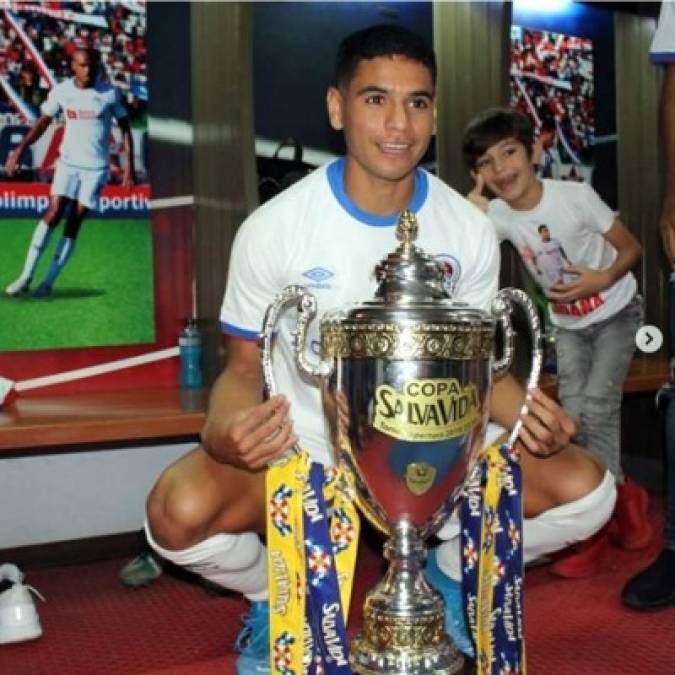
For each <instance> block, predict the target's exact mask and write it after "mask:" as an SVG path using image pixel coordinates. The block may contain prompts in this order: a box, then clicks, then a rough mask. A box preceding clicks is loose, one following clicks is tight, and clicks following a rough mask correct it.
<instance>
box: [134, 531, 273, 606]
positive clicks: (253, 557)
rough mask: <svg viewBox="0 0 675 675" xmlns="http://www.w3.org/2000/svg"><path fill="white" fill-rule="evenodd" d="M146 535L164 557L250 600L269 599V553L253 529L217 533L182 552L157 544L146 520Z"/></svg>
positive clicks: (153, 546)
mask: <svg viewBox="0 0 675 675" xmlns="http://www.w3.org/2000/svg"><path fill="white" fill-rule="evenodd" d="M145 535H146V537H147V539H148V543H149V544H150V546H152V548H153V549H154V550H155V551H157V553H159V555H161V556H162V558H166V560H169V561H170V562H172V563H175V564H176V565H179V566H180V567H184V568H185V569H187V570H189V571H190V572H194V573H195V574H199V575H200V576H202V577H204V578H205V579H208V580H209V581H212V582H213V583H214V584H218V585H219V586H222V587H223V588H229V589H230V590H233V591H239V592H240V593H243V594H244V595H245V596H246V597H247V598H248V599H249V600H252V601H254V602H258V601H260V600H267V552H266V549H265V546H264V545H263V543H262V542H261V541H260V538H259V537H258V535H257V534H255V533H254V532H244V533H243V534H225V533H223V534H216V535H214V536H212V537H209V538H208V539H205V540H204V541H200V542H199V543H197V544H195V545H194V546H190V547H189V548H186V549H183V550H182V551H171V550H169V549H165V548H162V547H161V546H160V545H159V544H157V542H156V541H155V540H154V539H153V537H152V533H151V532H150V527H149V525H148V523H147V522H146V523H145Z"/></svg>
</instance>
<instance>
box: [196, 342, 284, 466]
mask: <svg viewBox="0 0 675 675" xmlns="http://www.w3.org/2000/svg"><path fill="white" fill-rule="evenodd" d="M228 347H229V358H228V365H227V367H226V368H225V370H224V371H223V373H222V374H221V375H220V377H219V378H218V380H217V381H216V383H215V384H214V386H213V390H212V392H211V399H210V401H209V409H208V412H207V415H206V422H205V424H204V428H203V429H202V433H201V438H202V445H203V446H204V449H205V450H206V452H208V454H209V455H210V456H211V457H213V458H214V459H215V460H217V461H219V462H222V463H224V464H232V465H233V466H237V467H239V468H243V469H247V470H250V471H255V470H258V469H262V468H264V467H265V466H266V465H267V463H268V462H269V461H270V460H271V459H273V458H274V457H276V456H277V455H279V454H280V453H282V452H284V451H286V450H288V449H289V448H292V447H293V446H294V445H295V444H296V443H297V438H296V437H295V436H294V435H293V433H292V423H291V420H290V418H289V416H288V411H289V405H290V404H289V403H288V400H287V399H286V398H285V397H284V396H281V395H277V396H274V397H272V398H271V399H270V400H269V401H265V402H264V403H263V402H262V391H263V377H262V367H261V363H260V350H259V348H258V345H257V344H256V343H255V342H249V341H243V340H234V339H230V340H229V343H228Z"/></svg>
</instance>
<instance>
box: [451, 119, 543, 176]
mask: <svg viewBox="0 0 675 675" xmlns="http://www.w3.org/2000/svg"><path fill="white" fill-rule="evenodd" d="M507 138H514V139H515V140H516V141H519V142H520V143H522V144H523V145H524V146H525V148H526V150H527V154H528V156H531V155H532V146H533V145H534V129H533V128H532V123H531V122H530V120H529V119H528V117H527V116H526V115H523V113H521V112H518V111H517V110H513V109H512V108H489V109H488V110H484V111H483V112H482V113H480V114H479V115H476V117H474V118H473V119H472V120H471V122H469V124H468V126H467V127H466V129H465V130H464V134H463V136H462V154H463V155H464V161H465V162H466V163H467V164H468V165H469V167H470V168H471V169H474V168H475V167H476V162H477V161H478V158H479V157H482V156H483V155H484V154H485V153H486V152H487V151H488V150H489V149H490V148H491V147H492V146H493V145H494V144H495V143H500V142H501V141H505V140H506V139H507Z"/></svg>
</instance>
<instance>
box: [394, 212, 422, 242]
mask: <svg viewBox="0 0 675 675" xmlns="http://www.w3.org/2000/svg"><path fill="white" fill-rule="evenodd" d="M417 230H418V226H417V218H415V214H414V213H413V212H412V211H411V210H410V209H406V210H405V211H404V212H403V213H402V214H401V217H400V218H399V219H398V225H397V226H396V238H397V239H398V240H399V241H402V242H403V243H404V244H412V243H413V241H415V239H417Z"/></svg>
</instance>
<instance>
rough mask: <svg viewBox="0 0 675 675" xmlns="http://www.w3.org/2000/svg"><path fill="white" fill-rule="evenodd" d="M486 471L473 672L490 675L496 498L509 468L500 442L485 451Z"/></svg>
mask: <svg viewBox="0 0 675 675" xmlns="http://www.w3.org/2000/svg"><path fill="white" fill-rule="evenodd" d="M483 461H486V462H487V466H488V471H487V472H486V474H487V481H486V485H485V489H484V493H483V514H482V517H481V541H480V545H479V551H480V557H479V561H478V591H477V596H478V597H477V603H476V604H477V608H476V609H477V611H476V630H475V640H476V672H477V675H490V674H491V673H492V672H493V669H492V664H493V662H494V661H495V654H494V647H495V643H494V635H493V626H494V621H493V616H492V612H493V600H494V588H495V573H496V563H497V555H496V545H495V541H496V534H497V531H498V530H499V528H500V527H501V525H500V523H499V517H498V513H499V502H500V498H501V494H502V484H503V479H504V476H505V475H506V474H507V472H508V463H507V461H506V459H505V458H504V457H503V456H502V454H501V452H500V449H499V445H491V446H490V447H489V448H488V449H487V450H486V454H485V459H484V460H483ZM525 672H526V670H525V652H524V646H523V659H522V663H521V664H520V670H519V671H518V673H519V674H520V675H525Z"/></svg>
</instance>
